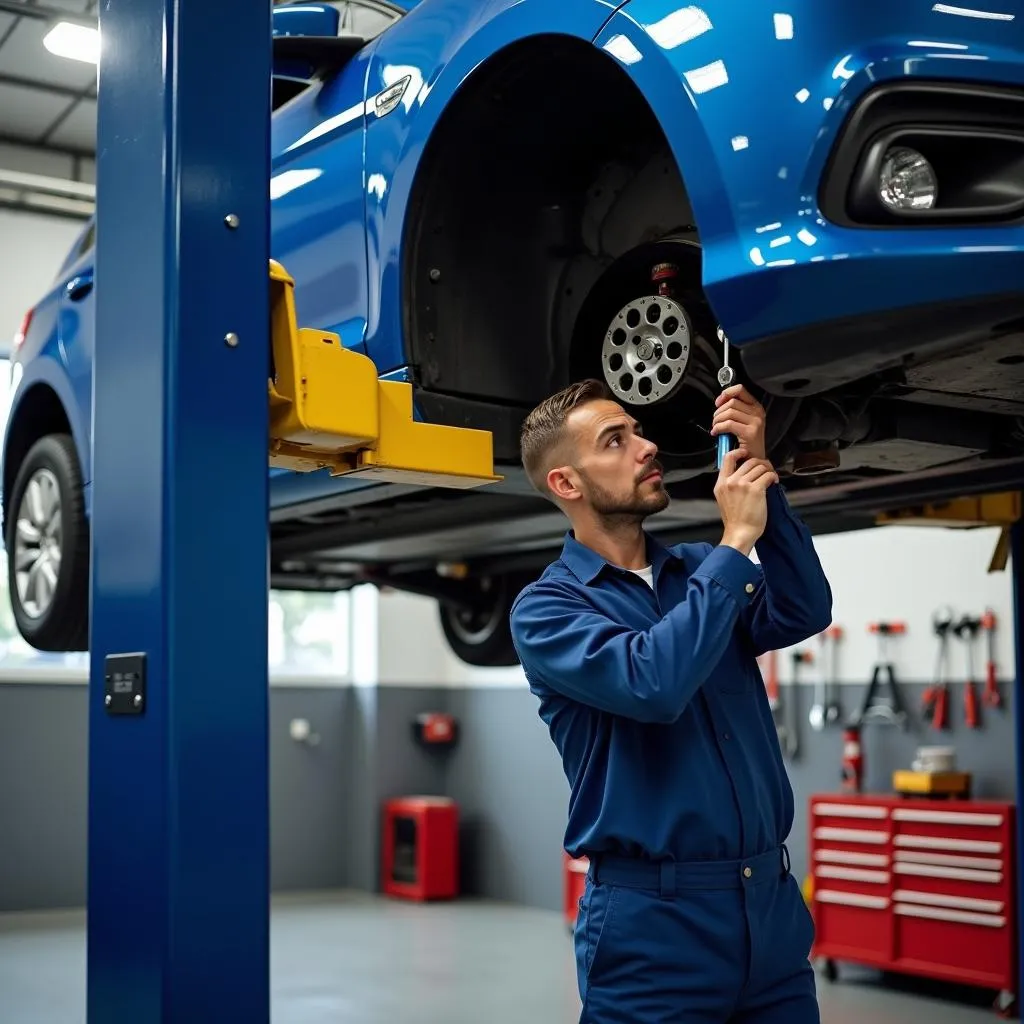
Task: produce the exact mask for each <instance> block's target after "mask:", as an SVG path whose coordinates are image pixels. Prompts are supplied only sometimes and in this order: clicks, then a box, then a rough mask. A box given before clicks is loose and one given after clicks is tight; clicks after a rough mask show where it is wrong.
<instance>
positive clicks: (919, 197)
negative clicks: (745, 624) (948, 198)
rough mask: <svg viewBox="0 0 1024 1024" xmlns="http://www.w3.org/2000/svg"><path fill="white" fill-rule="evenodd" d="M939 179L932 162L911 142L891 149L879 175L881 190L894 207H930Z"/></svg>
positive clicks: (890, 206) (923, 208)
mask: <svg viewBox="0 0 1024 1024" xmlns="http://www.w3.org/2000/svg"><path fill="white" fill-rule="evenodd" d="M938 190H939V183H938V181H937V180H936V177H935V171H934V170H933V169H932V165H931V164H930V163H928V161H927V160H926V159H925V158H924V157H923V156H922V155H921V154H920V153H918V152H917V150H916V149H910V148H908V147H907V146H896V147H894V148H893V149H890V150H887V151H886V154H885V156H884V157H883V159H882V169H881V171H880V172H879V175H878V194H879V196H881V199H882V202H883V203H885V205H886V206H888V207H889V209H890V210H896V211H899V212H902V211H905V210H930V209H931V208H932V207H933V206H934V205H935V200H936V197H937V195H938Z"/></svg>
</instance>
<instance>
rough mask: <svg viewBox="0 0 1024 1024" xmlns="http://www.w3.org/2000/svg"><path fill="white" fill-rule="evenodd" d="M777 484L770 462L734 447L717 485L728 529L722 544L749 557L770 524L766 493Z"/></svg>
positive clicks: (724, 464)
mask: <svg viewBox="0 0 1024 1024" xmlns="http://www.w3.org/2000/svg"><path fill="white" fill-rule="evenodd" d="M741 462H742V465H740V463H741ZM778 482H779V477H778V475H777V474H776V472H775V470H774V469H773V468H772V465H771V463H770V462H768V460H767V459H758V458H755V457H753V456H752V455H751V454H750V452H748V451H747V450H746V448H743V447H740V448H735V449H733V450H732V451H731V452H729V454H728V455H726V457H725V459H724V460H723V462H722V468H721V470H720V471H719V473H718V482H717V483H716V484H715V501H717V502H718V508H719V510H720V511H721V513H722V525H723V526H724V527H725V531H724V533H723V534H722V543H723V544H725V545H728V546H729V547H733V548H736V549H737V550H738V551H742V552H743V554H745V555H749V554H750V552H751V549H752V548H753V547H754V545H755V544H756V543H757V540H758V538H759V537H760V536H761V534H762V533H764V528H765V526H766V525H767V523H768V499H767V497H766V492H767V490H768V488H769V487H771V486H772V484H776V483H778Z"/></svg>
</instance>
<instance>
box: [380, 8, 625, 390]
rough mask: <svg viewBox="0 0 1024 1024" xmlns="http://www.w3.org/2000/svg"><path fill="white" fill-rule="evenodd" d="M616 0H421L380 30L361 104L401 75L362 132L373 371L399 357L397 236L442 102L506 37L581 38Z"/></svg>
mask: <svg viewBox="0 0 1024 1024" xmlns="http://www.w3.org/2000/svg"><path fill="white" fill-rule="evenodd" d="M618 6H620V4H619V3H617V2H613V0H559V2H558V3H555V4H553V3H551V2H550V0H518V2H517V0H491V2H488V3H480V2H479V0H436V2H435V0H431V2H430V3H429V4H423V5H422V6H420V7H417V8H415V9H414V10H413V11H412V12H411V13H410V14H408V15H407V16H406V17H405V18H403V19H402V20H401V21H399V22H398V23H397V24H395V25H393V26H392V27H391V28H389V29H388V30H387V32H386V33H385V34H384V36H383V37H381V39H380V41H379V45H378V47H377V50H376V52H375V53H374V55H373V58H372V61H371V65H370V69H369V76H368V80H367V94H368V99H367V109H368V110H373V107H374V100H375V97H376V96H378V95H380V94H381V93H383V92H384V90H385V89H387V88H388V87H389V86H391V85H393V84H395V83H396V82H397V81H400V80H402V79H403V78H404V77H405V76H409V79H410V80H409V84H408V86H407V87H406V90H405V93H404V96H403V98H402V101H401V103H399V105H398V106H397V107H396V108H395V109H394V110H393V111H392V112H390V113H388V114H387V115H386V116H384V117H378V118H374V117H371V118H370V121H369V124H368V126H367V133H366V150H365V153H366V163H365V181H366V201H367V208H366V235H367V259H368V271H369V280H370V282H371V287H370V303H369V317H368V324H367V332H366V337H367V351H368V352H369V353H370V354H371V355H372V357H373V359H374V360H375V362H376V363H377V366H378V369H379V370H380V371H381V372H382V373H384V372H388V371H390V370H393V369H396V368H398V367H399V366H401V365H403V363H404V361H405V358H406V357H405V351H404V346H403V344H402V338H403V336H404V324H403V319H402V316H403V314H402V282H401V254H402V240H403V237H404V234H405V230H406V221H407V218H408V216H409V214H410V209H409V207H410V197H411V195H412V193H413V189H414V187H415V182H416V174H417V170H418V169H419V166H420V161H421V159H422V157H423V153H424V151H425V149H426V146H427V143H428V142H429V140H430V137H431V134H432V133H433V131H434V129H435V128H436V127H437V125H438V123H439V121H440V120H441V118H442V116H443V115H444V112H445V110H446V109H447V108H448V104H449V103H450V102H451V100H452V98H453V97H454V96H455V95H456V93H457V92H459V90H461V89H463V88H465V87H466V85H467V83H468V82H470V81H471V80H472V78H473V74H474V72H476V71H477V70H479V68H480V67H481V66H482V65H483V64H484V63H486V62H487V61H488V60H489V58H492V57H494V56H496V55H497V54H499V53H501V52H502V51H503V50H505V49H506V48H507V47H509V46H511V45H513V44H515V43H517V42H521V41H522V40H525V39H529V38H531V37H535V36H540V35H551V36H558V35H560V36H570V37H573V38H576V39H582V40H586V41H587V42H590V41H592V40H593V38H594V36H595V35H596V34H597V33H598V32H599V31H600V30H601V26H602V25H604V23H605V22H606V21H607V20H608V18H609V17H610V16H611V15H612V14H613V13H614V12H615V10H616V8H617V7H618ZM553 74H557V69H556V70H555V71H554V72H553Z"/></svg>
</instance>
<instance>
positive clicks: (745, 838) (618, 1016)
mask: <svg viewBox="0 0 1024 1024" xmlns="http://www.w3.org/2000/svg"><path fill="white" fill-rule="evenodd" d="M647 553H648V557H649V560H650V563H651V565H652V567H653V579H654V586H653V590H652V588H651V587H650V586H648V584H647V582H646V581H645V580H643V579H642V578H640V577H639V576H638V575H637V574H635V573H633V572H630V571H628V570H625V569H621V568H618V567H616V566H613V565H610V564H609V563H607V562H606V561H605V560H604V559H602V558H601V557H600V556H599V555H597V554H596V553H595V552H594V551H592V550H591V549H589V548H587V547H585V546H584V545H582V544H580V543H579V542H578V541H576V539H575V538H574V536H573V535H572V533H571V531H570V533H569V534H568V535H567V536H566V539H565V544H564V548H563V551H562V556H561V558H560V559H559V560H558V561H556V562H554V563H552V564H551V565H550V566H549V567H548V568H547V569H546V570H545V571H544V574H543V575H542V576H541V577H540V579H539V580H537V582H535V583H532V584H530V586H528V587H527V588H526V589H525V590H524V591H523V592H522V593H521V594H520V595H519V597H518V598H517V600H516V602H515V604H514V606H513V609H512V617H511V624H512V632H513V637H514V640H515V645H516V649H517V651H518V653H519V656H520V658H521V660H522V664H523V668H524V670H525V672H526V676H527V679H528V680H529V683H530V687H531V690H532V691H533V693H534V694H535V695H536V696H537V697H538V698H539V700H540V716H541V718H542V719H543V720H544V721H545V722H546V723H547V725H548V728H549V730H550V732H551V736H552V738H553V740H554V742H555V745H556V746H557V747H558V750H559V752H560V753H561V755H562V760H563V764H564V767H565V773H566V776H567V778H568V780H569V783H570V786H571V795H570V801H569V815H568V826H567V829H566V833H565V848H566V850H568V852H569V853H570V854H571V855H573V856H576V857H580V856H586V857H589V858H590V861H591V866H590V870H589V871H588V874H587V879H586V886H585V890H584V895H583V897H582V899H581V900H580V912H579V916H578V920H577V927H576V961H577V972H578V980H579V987H580V996H581V998H582V999H583V1011H582V1015H581V1018H580V1020H581V1022H587V1024H611V1022H619V1021H621V1022H623V1024H625V1022H629V1024H646V1022H653V1021H658V1022H668V1021H671V1022H673V1024H697V1022H700V1024H727V1022H728V1024H818V1021H819V1020H820V1018H819V1013H818V1006H817V998H816V994H815V985H814V975H813V971H812V969H811V966H810V964H809V961H808V953H809V951H810V947H811V942H812V938H813V922H812V919H811V916H810V913H809V912H808V910H807V907H806V906H805V904H804V901H803V898H802V895H801V892H800V887H799V885H798V883H797V881H796V879H795V878H794V877H793V875H792V874H791V873H790V870H789V860H788V852H787V850H786V848H785V845H784V843H785V839H786V837H787V836H788V835H789V832H790V828H791V827H792V823H793V791H792V788H791V786H790V783H789V779H788V776H787V774H786V770H785V766H784V763H783V760H782V752H781V750H780V747H779V742H778V738H777V735H776V731H775V722H774V720H773V717H772V712H771V709H770V707H769V705H768V700H767V695H766V693H765V688H764V683H763V679H762V676H761V673H760V669H759V668H758V665H757V662H756V661H755V658H756V656H757V655H759V654H762V653H764V652H766V651H770V650H777V649H780V648H783V647H787V646H790V645H792V644H795V643H799V642H801V641H803V640H805V639H807V638H808V637H811V636H813V635H815V634H816V633H819V632H821V631H822V630H824V629H825V628H826V627H827V626H828V625H829V623H830V621H831V617H832V592H831V589H830V587H829V584H828V581H827V579H826V578H825V574H824V572H823V571H822V568H821V564H820V562H819V561H818V557H817V554H816V552H815V550H814V546H813V543H812V539H811V535H810V532H809V531H808V529H807V527H806V526H805V525H804V524H803V523H802V522H801V521H800V520H799V519H798V518H797V517H796V515H795V514H794V512H793V511H792V509H791V508H790V506H789V503H788V501H787V500H786V497H785V494H784V492H783V490H782V488H781V486H780V485H778V484H776V485H773V486H772V487H771V488H769V491H768V525H767V528H766V530H765V532H764V534H763V536H762V537H761V539H760V540H759V541H758V543H757V555H758V559H759V560H760V563H761V564H760V566H758V565H757V564H756V563H754V562H753V561H752V560H751V559H749V558H747V557H746V556H745V555H743V554H741V553H740V552H738V551H736V550H735V549H734V548H729V547H725V546H719V547H714V546H712V545H710V544H680V545H677V546H674V547H666V546H664V545H663V544H661V543H660V542H659V541H658V540H657V539H656V538H655V537H654V536H652V535H650V534H648V535H647Z"/></svg>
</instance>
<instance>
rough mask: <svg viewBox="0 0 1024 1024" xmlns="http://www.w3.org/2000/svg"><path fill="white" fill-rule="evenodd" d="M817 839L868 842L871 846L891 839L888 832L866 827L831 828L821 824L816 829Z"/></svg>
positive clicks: (815, 836) (882, 844) (815, 835)
mask: <svg viewBox="0 0 1024 1024" xmlns="http://www.w3.org/2000/svg"><path fill="white" fill-rule="evenodd" d="M814 838H815V839H835V840H837V841H839V842H844V843H868V844H869V845H871V846H884V845H885V844H886V843H887V842H888V841H889V833H888V832H872V831H870V830H869V829H866V828H829V827H828V826H827V825H822V826H819V827H818V828H816V829H815V830H814Z"/></svg>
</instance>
